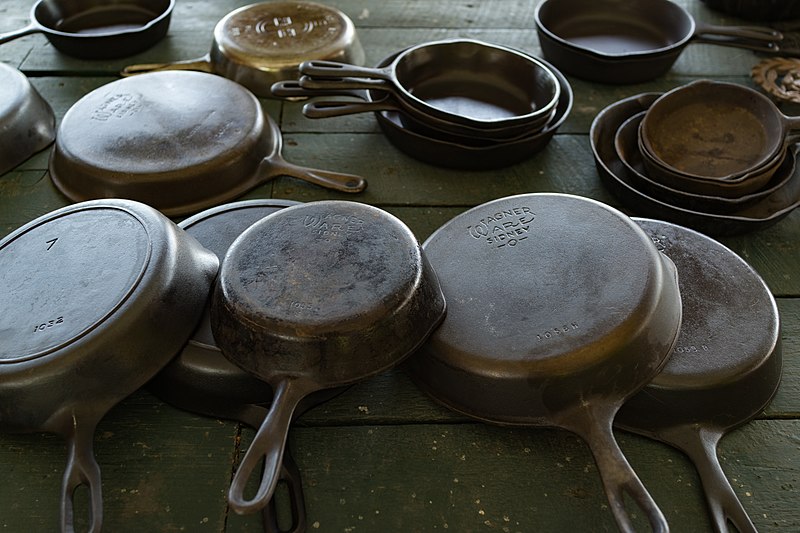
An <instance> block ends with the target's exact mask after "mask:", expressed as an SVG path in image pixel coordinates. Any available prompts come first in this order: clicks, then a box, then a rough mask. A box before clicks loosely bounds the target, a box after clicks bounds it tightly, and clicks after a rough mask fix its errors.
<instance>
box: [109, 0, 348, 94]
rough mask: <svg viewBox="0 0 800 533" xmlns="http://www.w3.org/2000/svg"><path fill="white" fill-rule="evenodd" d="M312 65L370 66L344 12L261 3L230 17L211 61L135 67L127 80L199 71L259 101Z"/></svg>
mask: <svg viewBox="0 0 800 533" xmlns="http://www.w3.org/2000/svg"><path fill="white" fill-rule="evenodd" d="M311 59H324V60H329V61H342V62H345V63H353V64H355V65H362V64H364V50H363V49H362V48H361V43H360V42H359V40H358V36H357V35H356V29H355V26H354V24H353V21H352V20H350V18H349V17H348V16H347V15H345V14H344V13H342V12H341V11H339V10H338V9H336V8H334V7H331V6H327V5H323V4H318V3H316V2H307V1H303V0H298V1H296V2H261V3H258V4H251V5H247V6H244V7H240V8H239V9H236V10H234V11H231V12H230V13H228V14H227V15H225V17H223V18H222V19H221V20H220V21H219V22H218V23H217V25H216V27H215V28H214V40H213V43H212V45H211V51H210V52H209V53H208V54H206V55H205V56H203V57H199V58H197V59H187V60H184V61H176V62H174V63H152V64H143V65H130V66H128V67H125V68H124V69H123V70H122V72H121V74H122V75H123V76H131V75H134V74H141V73H143V72H156V71H163V70H199V71H202V72H210V73H213V74H219V75H221V76H225V77H226V78H229V79H231V80H233V81H235V82H237V83H241V84H242V85H244V86H245V87H247V88H248V89H250V90H251V91H253V93H254V94H256V95H258V96H262V97H269V96H272V95H271V94H270V91H269V88H270V86H271V85H272V84H273V83H275V82H277V81H280V80H287V79H294V78H297V76H298V70H297V67H298V65H300V63H302V62H303V61H307V60H311Z"/></svg>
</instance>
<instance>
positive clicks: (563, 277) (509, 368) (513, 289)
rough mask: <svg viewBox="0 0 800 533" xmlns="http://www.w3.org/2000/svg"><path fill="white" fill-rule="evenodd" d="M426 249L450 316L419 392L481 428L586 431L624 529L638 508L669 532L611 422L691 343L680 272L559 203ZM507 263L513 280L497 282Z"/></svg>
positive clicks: (520, 201) (518, 211)
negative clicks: (679, 346)
mask: <svg viewBox="0 0 800 533" xmlns="http://www.w3.org/2000/svg"><path fill="white" fill-rule="evenodd" d="M598 227H602V228H603V231H602V232H599V233H598V232H597V231H596V228H598ZM423 248H424V250H425V252H426V254H427V255H428V257H429V259H430V261H431V264H432V265H433V268H435V269H436V272H437V274H438V275H439V276H440V279H441V280H442V290H443V292H444V294H445V298H447V301H448V310H447V316H446V317H445V319H444V321H443V322H442V325H441V326H440V327H439V328H438V329H437V330H436V331H435V332H434V333H433V335H431V337H430V339H429V340H428V341H427V342H426V343H425V345H423V347H422V348H421V349H420V350H419V351H418V352H417V354H415V355H413V356H412V357H411V358H409V360H408V362H407V365H408V370H409V371H410V373H411V376H412V378H413V379H414V380H415V382H416V383H418V384H419V385H420V386H421V388H422V389H423V390H425V391H427V392H428V393H429V394H430V395H431V396H432V397H433V398H434V399H436V400H438V401H440V402H441V403H443V404H445V405H446V406H448V407H450V408H452V409H454V410H456V411H459V412H461V413H464V414H467V415H469V416H472V417H475V418H478V419H480V420H484V421H487V422H492V423H498V424H513V425H523V426H555V427H561V428H564V429H568V430H570V431H572V432H574V433H576V434H577V435H579V436H581V437H582V438H583V439H584V440H585V441H586V442H587V443H588V444H589V447H590V448H591V450H592V453H593V454H594V457H595V461H596V463H597V467H598V470H599V472H600V475H601V478H602V480H603V485H604V487H605V490H606V494H607V497H608V501H609V504H610V507H611V510H612V512H613V514H614V518H615V519H616V520H617V523H618V525H619V527H620V529H621V530H623V531H632V530H633V527H634V526H633V524H632V521H631V516H630V514H629V512H628V511H627V510H626V509H625V505H624V503H623V499H624V498H625V497H628V498H630V499H631V500H632V501H634V502H635V504H636V506H638V508H637V511H639V510H640V511H642V512H643V514H644V516H645V517H646V518H647V520H648V521H649V523H650V526H651V527H652V529H653V530H654V531H667V530H668V527H667V524H666V521H665V519H664V516H663V514H662V513H661V511H660V510H659V509H658V506H657V505H656V504H655V502H654V501H653V500H652V498H651V497H650V495H649V494H648V492H647V490H646V489H645V487H644V486H643V485H642V483H641V481H640V480H639V478H638V477H637V476H636V474H635V473H634V472H633V470H632V469H631V467H630V465H629V464H628V462H627V460H626V459H625V456H624V455H623V454H622V451H621V450H620V449H619V447H618V445H617V442H616V440H615V439H614V435H613V433H612V430H611V422H612V420H613V418H614V415H615V413H616V411H617V409H618V408H619V406H620V405H621V404H622V403H623V402H624V401H625V400H626V399H627V398H629V397H630V396H632V395H633V394H634V393H635V392H637V391H638V390H639V389H641V388H642V387H644V386H645V385H646V384H647V383H648V382H649V381H650V380H651V379H652V378H653V377H654V376H655V375H656V374H657V373H658V371H659V370H660V369H661V368H662V367H663V365H664V363H665V362H666V360H667V358H668V356H669V354H670V352H671V351H672V348H673V345H674V343H675V340H676V339H677V337H678V328H679V326H680V322H681V299H680V293H679V291H678V280H677V274H676V271H675V267H674V265H673V264H672V262H671V261H670V260H669V259H667V258H666V257H665V256H663V255H662V254H660V253H659V252H658V250H657V249H656V247H655V245H654V244H653V242H652V240H651V239H650V238H649V237H648V236H647V235H646V234H645V233H644V232H643V231H642V230H641V229H640V228H639V227H638V226H637V225H636V224H635V223H634V222H633V221H632V220H630V219H629V218H628V217H626V216H625V215H623V214H622V213H620V212H619V211H617V210H615V209H613V208H611V207H609V206H606V205H604V204H601V203H599V202H596V201H594V200H590V199H587V198H581V197H577V196H570V195H562V194H548V193H539V194H523V195H519V196H511V197H508V198H501V199H499V200H495V201H492V202H488V203H486V204H483V205H480V206H478V207H475V208H473V209H470V210H468V211H466V212H465V213H462V214H461V215H458V216H457V217H455V218H453V219H452V220H451V221H449V222H447V223H446V224H445V225H444V226H442V227H441V228H439V229H438V230H437V231H436V232H434V233H433V235H431V236H430V238H428V240H427V241H425V243H424V245H423ZM464 265H469V266H470V267H469V268H464ZM498 265H502V275H499V276H492V275H487V272H492V271H495V270H496V269H497V266H498Z"/></svg>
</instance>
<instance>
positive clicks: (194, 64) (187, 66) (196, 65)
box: [119, 55, 214, 77]
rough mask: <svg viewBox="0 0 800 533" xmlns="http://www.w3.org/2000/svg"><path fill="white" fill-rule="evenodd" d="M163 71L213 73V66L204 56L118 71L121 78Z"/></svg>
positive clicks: (136, 66)
mask: <svg viewBox="0 0 800 533" xmlns="http://www.w3.org/2000/svg"><path fill="white" fill-rule="evenodd" d="M165 70H197V71H200V72H208V73H211V74H213V73H214V65H212V64H211V57H210V56H208V55H206V56H204V57H198V58H197V59H186V60H184V61H175V62H173V63H141V64H139V65H128V66H127V67H125V68H124V69H122V70H120V71H119V75H120V76H122V77H128V76H135V75H136V74H143V73H145V72H162V71H165Z"/></svg>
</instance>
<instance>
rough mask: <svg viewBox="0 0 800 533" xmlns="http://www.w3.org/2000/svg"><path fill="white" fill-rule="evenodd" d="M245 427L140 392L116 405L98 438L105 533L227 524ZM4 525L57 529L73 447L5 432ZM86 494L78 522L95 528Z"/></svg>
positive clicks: (1, 458) (0, 439)
mask: <svg viewBox="0 0 800 533" xmlns="http://www.w3.org/2000/svg"><path fill="white" fill-rule="evenodd" d="M237 434H238V428H237V426H236V424H234V423H231V422H220V421H217V420H213V419H208V418H202V417H198V416H194V415H189V414H187V413H185V412H182V411H178V410H176V409H173V408H172V407H169V406H166V405H164V404H163V403H161V402H159V401H158V400H156V399H155V398H153V397H152V396H150V395H149V394H147V393H145V392H138V393H136V394H134V395H133V396H132V397H130V398H128V399H127V400H125V401H124V402H122V403H121V404H120V405H118V406H117V407H115V408H114V409H113V410H112V411H111V412H110V413H109V414H108V415H107V416H106V417H105V418H104V419H103V420H102V421H101V423H100V425H99V426H98V428H97V432H96V434H95V454H96V457H97V461H98V464H99V465H100V469H101V474H102V483H103V499H104V517H105V520H104V522H105V527H104V529H103V530H104V531H120V532H122V531H164V532H177V531H198V532H200V531H209V532H219V531H222V530H223V528H224V523H225V515H226V512H227V511H226V508H225V499H224V494H225V492H226V491H227V487H228V483H229V481H230V469H231V464H232V460H233V451H234V444H235V440H236V436H237ZM0 464H2V465H3V471H4V483H2V484H1V485H0V501H2V502H3V512H2V513H0V527H2V528H3V529H4V530H6V531H20V532H21V531H55V530H56V529H57V524H58V508H59V507H58V506H59V498H60V495H59V492H60V485H61V476H62V473H63V470H64V465H65V464H66V446H65V444H64V442H63V441H62V440H61V439H60V438H59V437H56V436H53V435H42V434H23V435H6V434H0ZM87 501H88V499H87V497H86V496H85V495H84V494H83V493H82V492H81V491H79V493H78V498H77V500H76V503H77V505H76V514H77V517H76V524H77V525H78V530H79V531H86V530H87V526H88V523H87V520H88V518H87V505H88V503H87Z"/></svg>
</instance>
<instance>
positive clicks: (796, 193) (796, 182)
mask: <svg viewBox="0 0 800 533" xmlns="http://www.w3.org/2000/svg"><path fill="white" fill-rule="evenodd" d="M659 96H660V93H643V94H637V95H633V96H631V97H628V98H624V99H622V100H620V101H618V102H615V103H613V104H611V105H609V106H607V107H606V108H605V109H603V110H602V111H601V112H600V113H598V114H597V116H596V117H595V119H594V121H592V126H591V128H590V130H589V141H590V144H591V148H592V154H593V156H594V160H595V166H596V168H597V172H598V174H599V175H600V179H601V180H602V181H603V183H604V184H605V186H606V187H607V188H608V189H609V190H610V191H611V193H612V194H614V196H616V197H617V198H619V199H620V201H621V202H622V203H623V204H625V205H626V206H627V207H628V208H630V209H631V210H632V211H633V212H634V213H635V214H638V215H643V216H648V217H652V218H660V219H663V220H667V221H670V222H674V223H676V224H681V225H683V226H689V227H691V228H694V229H697V230H699V231H702V232H703V233H707V234H709V235H733V234H738V233H743V232H746V231H754V230H758V229H763V228H766V227H768V226H771V225H772V224H775V223H776V222H778V221H780V220H781V219H782V218H784V217H785V216H786V215H788V214H789V213H791V212H792V211H793V210H794V209H795V208H796V207H797V206H798V205H800V172H798V170H797V168H795V171H794V173H793V174H792V176H791V177H790V178H789V180H788V181H787V183H786V185H785V186H784V187H780V188H779V189H778V190H776V191H775V192H774V193H772V194H770V195H768V196H767V197H765V198H764V199H762V200H760V201H758V202H756V203H754V204H753V205H750V206H748V207H746V208H744V209H742V210H741V211H736V212H733V213H728V214H716V213H709V212H707V211H698V210H693V209H687V208H685V207H681V206H678V205H675V204H672V203H668V202H665V201H663V200H659V199H656V198H654V197H652V196H649V195H648V194H646V193H644V192H642V191H641V190H639V188H638V183H637V182H636V180H635V179H634V178H631V176H630V174H629V173H628V169H627V167H626V166H625V165H624V164H623V163H622V160H621V159H620V158H619V156H618V155H617V151H616V150H615V148H614V135H615V134H616V131H617V130H618V129H619V127H620V125H622V123H623V122H625V121H626V120H627V119H629V118H630V117H632V116H633V115H635V114H636V113H640V112H642V111H646V110H647V109H648V108H649V107H650V105H652V103H653V102H654V101H655V100H656V99H657V98H658V97H659ZM795 156H796V153H795Z"/></svg>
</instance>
